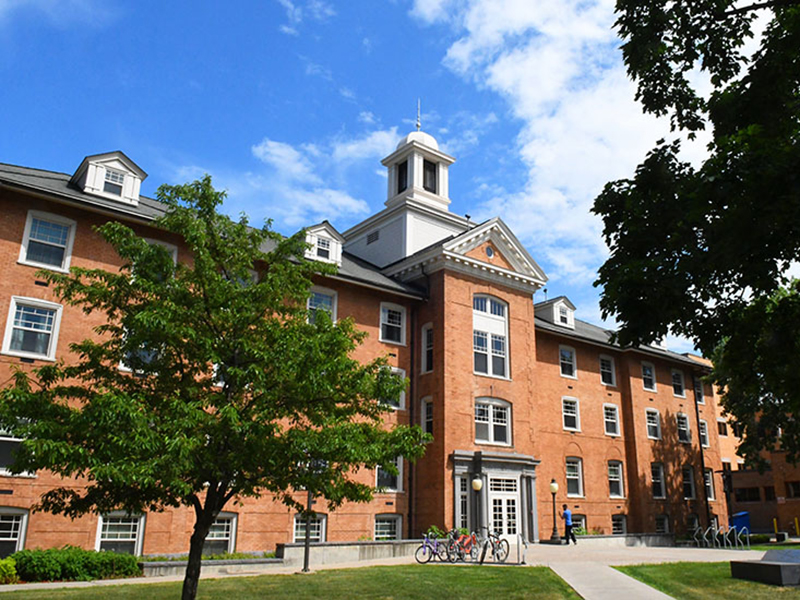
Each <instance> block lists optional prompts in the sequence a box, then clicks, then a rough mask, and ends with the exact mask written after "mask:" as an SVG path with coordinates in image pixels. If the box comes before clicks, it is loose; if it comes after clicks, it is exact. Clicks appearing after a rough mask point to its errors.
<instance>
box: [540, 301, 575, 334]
mask: <svg viewBox="0 0 800 600" xmlns="http://www.w3.org/2000/svg"><path fill="white" fill-rule="evenodd" d="M540 310H541V312H542V317H543V318H545V319H547V320H550V321H552V322H553V323H554V324H555V325H559V326H560V327H566V328H567V329H575V305H574V304H572V302H570V301H569V298H567V297H566V296H560V297H558V298H556V299H554V300H553V301H552V302H551V303H550V304H549V305H548V304H545V305H544V306H543V307H542V308H541V309H540Z"/></svg>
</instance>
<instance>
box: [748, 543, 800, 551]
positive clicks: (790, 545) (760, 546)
mask: <svg viewBox="0 0 800 600" xmlns="http://www.w3.org/2000/svg"><path fill="white" fill-rule="evenodd" d="M799 548H800V543H798V542H781V543H780V544H776V543H772V544H753V545H752V546H750V549H751V550H797V549H799Z"/></svg>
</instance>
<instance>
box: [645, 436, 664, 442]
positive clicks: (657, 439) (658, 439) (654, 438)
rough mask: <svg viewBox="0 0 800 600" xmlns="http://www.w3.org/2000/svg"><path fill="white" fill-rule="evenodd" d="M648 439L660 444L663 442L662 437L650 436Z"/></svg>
mask: <svg viewBox="0 0 800 600" xmlns="http://www.w3.org/2000/svg"><path fill="white" fill-rule="evenodd" d="M647 439H648V440H653V441H654V442H660V441H661V438H660V437H652V436H649V435H648V436H647Z"/></svg>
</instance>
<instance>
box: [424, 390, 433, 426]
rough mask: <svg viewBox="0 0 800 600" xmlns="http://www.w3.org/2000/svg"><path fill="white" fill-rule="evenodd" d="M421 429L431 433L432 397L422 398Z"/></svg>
mask: <svg viewBox="0 0 800 600" xmlns="http://www.w3.org/2000/svg"><path fill="white" fill-rule="evenodd" d="M422 429H423V430H424V431H425V433H430V434H431V435H433V399H432V398H423V399H422Z"/></svg>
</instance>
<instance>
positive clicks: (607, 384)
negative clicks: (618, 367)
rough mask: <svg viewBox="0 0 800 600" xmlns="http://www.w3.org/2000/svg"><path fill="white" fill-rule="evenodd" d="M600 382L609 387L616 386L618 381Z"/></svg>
mask: <svg viewBox="0 0 800 600" xmlns="http://www.w3.org/2000/svg"><path fill="white" fill-rule="evenodd" d="M600 383H602V384H603V385H604V386H605V387H607V388H615V387H617V384H616V382H614V383H606V382H605V381H601V382H600Z"/></svg>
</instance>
